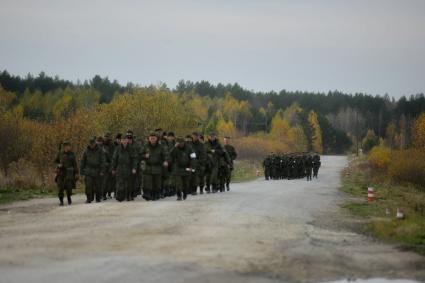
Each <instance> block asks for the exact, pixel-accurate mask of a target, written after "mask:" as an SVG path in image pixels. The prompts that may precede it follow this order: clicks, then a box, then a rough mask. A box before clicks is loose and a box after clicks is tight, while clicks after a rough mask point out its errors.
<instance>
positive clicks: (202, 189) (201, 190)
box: [199, 187, 204, 195]
mask: <svg viewBox="0 0 425 283" xmlns="http://www.w3.org/2000/svg"><path fill="white" fill-rule="evenodd" d="M199 194H201V195H203V194H204V187H199Z"/></svg>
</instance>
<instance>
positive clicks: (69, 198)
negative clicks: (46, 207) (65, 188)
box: [66, 196, 72, 205]
mask: <svg viewBox="0 0 425 283" xmlns="http://www.w3.org/2000/svg"><path fill="white" fill-rule="evenodd" d="M66 198H67V199H68V205H71V204H72V200H71V196H66Z"/></svg>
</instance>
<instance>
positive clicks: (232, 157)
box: [224, 137, 238, 190]
mask: <svg viewBox="0 0 425 283" xmlns="http://www.w3.org/2000/svg"><path fill="white" fill-rule="evenodd" d="M224 149H225V150H226V152H227V153H228V154H229V159H230V162H229V165H228V166H227V167H226V172H225V177H224V178H225V183H226V189H227V190H230V182H231V179H232V171H233V166H234V163H233V162H234V161H235V159H236V158H237V157H238V154H237V153H236V150H235V148H234V146H232V145H231V144H230V137H224Z"/></svg>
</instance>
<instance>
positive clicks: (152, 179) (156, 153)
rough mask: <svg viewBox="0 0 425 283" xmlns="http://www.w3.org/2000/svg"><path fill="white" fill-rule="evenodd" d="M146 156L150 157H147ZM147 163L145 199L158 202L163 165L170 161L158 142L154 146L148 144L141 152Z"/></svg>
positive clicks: (144, 183)
mask: <svg viewBox="0 0 425 283" xmlns="http://www.w3.org/2000/svg"><path fill="white" fill-rule="evenodd" d="M146 155H149V156H148V157H146ZM141 157H142V160H144V161H145V165H144V167H145V168H144V171H143V197H144V198H145V199H146V200H158V199H159V198H160V193H161V186H162V170H163V168H162V167H163V163H164V162H165V161H168V154H167V151H166V150H165V148H164V146H162V145H161V144H159V143H158V142H157V143H156V144H155V145H153V144H151V143H149V142H148V144H146V145H145V146H144V147H143V149H142V151H141Z"/></svg>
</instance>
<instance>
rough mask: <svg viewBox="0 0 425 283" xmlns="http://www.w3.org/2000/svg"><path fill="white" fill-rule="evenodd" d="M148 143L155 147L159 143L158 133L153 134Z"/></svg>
mask: <svg viewBox="0 0 425 283" xmlns="http://www.w3.org/2000/svg"><path fill="white" fill-rule="evenodd" d="M148 141H149V143H150V144H152V145H155V144H157V143H158V136H157V134H156V133H151V134H150V135H149V138H148Z"/></svg>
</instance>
